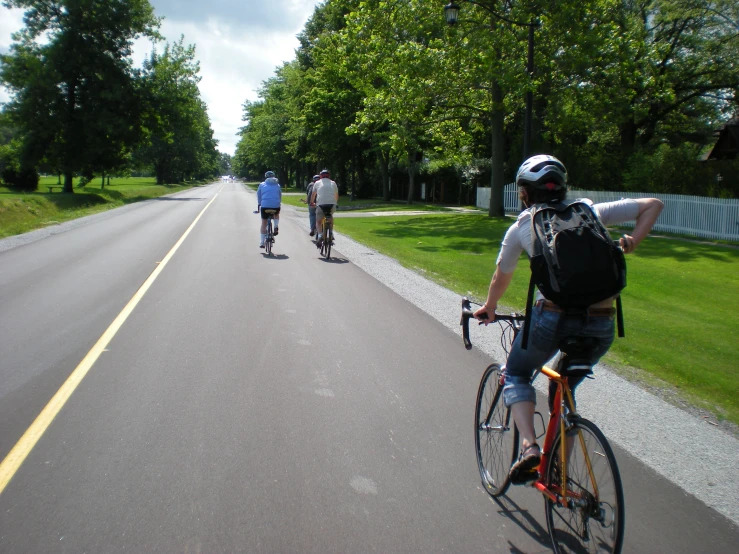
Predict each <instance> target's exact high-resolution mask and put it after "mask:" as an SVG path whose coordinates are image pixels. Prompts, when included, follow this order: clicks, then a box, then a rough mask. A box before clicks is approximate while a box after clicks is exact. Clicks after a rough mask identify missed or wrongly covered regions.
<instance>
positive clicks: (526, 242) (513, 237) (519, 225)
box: [496, 198, 639, 273]
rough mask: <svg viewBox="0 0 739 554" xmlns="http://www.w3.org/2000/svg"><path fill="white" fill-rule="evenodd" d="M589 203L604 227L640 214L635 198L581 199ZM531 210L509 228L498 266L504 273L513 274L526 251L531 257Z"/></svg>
mask: <svg viewBox="0 0 739 554" xmlns="http://www.w3.org/2000/svg"><path fill="white" fill-rule="evenodd" d="M578 200H582V201H583V202H587V203H588V204H590V205H591V206H593V209H594V210H595V213H596V215H597V216H598V218H599V219H600V221H601V223H603V225H610V224H613V223H623V222H624V221H631V220H633V219H636V216H637V215H638V214H639V204H638V203H637V202H636V200H634V199H633V198H626V199H623V200H616V201H615V202H602V203H600V204H593V201H592V200H590V199H588V198H579V199H578ZM531 246H532V245H531V208H529V209H528V210H524V211H522V212H521V213H520V214H519V216H518V219H517V220H516V222H515V223H514V224H513V225H511V226H510V227H509V228H508V231H506V234H505V236H504V237H503V243H502V244H501V247H500V253H499V254H498V260H497V262H496V265H498V266H499V267H500V270H501V271H502V272H503V273H513V270H515V269H516V264H517V263H518V258H519V257H520V256H521V252H523V251H524V250H525V251H526V253H527V254H528V255H529V257H531V253H532V252H531Z"/></svg>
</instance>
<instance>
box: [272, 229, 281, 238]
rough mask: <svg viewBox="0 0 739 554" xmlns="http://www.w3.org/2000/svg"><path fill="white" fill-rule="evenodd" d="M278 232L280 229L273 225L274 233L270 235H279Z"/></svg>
mask: <svg viewBox="0 0 739 554" xmlns="http://www.w3.org/2000/svg"><path fill="white" fill-rule="evenodd" d="M279 234H280V230H279V229H278V228H276V227H275V232H274V233H272V235H273V236H275V237H276V236H277V235H279Z"/></svg>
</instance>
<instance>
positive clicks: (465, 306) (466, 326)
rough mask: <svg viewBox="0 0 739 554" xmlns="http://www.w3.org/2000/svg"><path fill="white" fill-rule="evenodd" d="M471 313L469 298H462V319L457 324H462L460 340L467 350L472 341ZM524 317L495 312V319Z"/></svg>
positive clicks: (523, 317)
mask: <svg viewBox="0 0 739 554" xmlns="http://www.w3.org/2000/svg"><path fill="white" fill-rule="evenodd" d="M473 314H474V312H473V311H472V306H471V305H470V300H469V298H467V297H464V298H462V319H461V320H460V322H459V324H460V325H461V326H462V341H464V347H465V348H466V349H467V350H472V342H470V318H472V317H473ZM485 319H486V318H485ZM524 319H526V316H523V315H520V314H511V315H505V314H495V321H509V322H511V323H513V322H516V321H523V320H524ZM483 323H485V322H484V321H481V322H480V325H482V324H483Z"/></svg>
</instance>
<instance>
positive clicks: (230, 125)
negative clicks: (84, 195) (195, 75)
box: [0, 0, 319, 155]
mask: <svg viewBox="0 0 739 554" xmlns="http://www.w3.org/2000/svg"><path fill="white" fill-rule="evenodd" d="M149 2H150V3H151V5H152V6H154V10H155V11H156V15H157V16H163V17H164V21H163V22H162V26H161V33H162V35H164V37H166V39H167V41H169V42H175V41H176V40H179V37H180V35H184V36H185V43H186V44H194V45H195V46H196V53H195V56H196V58H197V59H198V60H199V61H200V76H201V77H202V80H201V81H200V94H201V97H202V98H203V100H204V101H205V102H206V103H207V104H208V115H209V116H210V121H211V125H212V127H213V131H214V134H215V138H216V139H218V149H219V150H220V151H221V152H225V153H227V154H230V155H233V154H234V151H235V150H236V142H237V141H238V137H237V136H236V132H237V131H238V129H239V127H241V126H242V125H243V122H242V121H241V116H242V108H241V106H242V104H243V103H244V101H245V100H256V99H257V94H256V89H258V88H259V87H260V86H261V84H262V81H264V80H266V79H269V78H270V77H272V76H273V75H274V71H275V69H276V68H277V67H278V66H280V65H281V64H282V62H285V61H290V60H292V59H294V58H295V49H296V48H297V47H298V41H297V38H296V35H297V34H298V33H299V32H300V31H302V30H303V27H304V25H305V22H306V21H307V20H308V18H309V17H310V16H311V15H312V14H313V10H314V8H315V6H316V5H317V4H318V3H319V1H318V0H267V1H257V0H210V1H205V0H149ZM22 26H23V12H22V11H21V10H8V9H7V8H3V7H1V6H0V52H2V53H6V52H8V50H9V48H10V44H11V42H12V40H11V38H10V35H11V34H12V33H13V32H15V31H17V30H18V29H20V28H21V27H22ZM160 48H161V44H160ZM151 49H152V46H151V44H150V43H149V42H147V41H139V42H138V43H137V44H136V49H135V54H134V64H135V65H136V66H139V67H140V66H141V62H142V61H143V60H144V59H145V58H146V57H147V54H148V53H150V52H151ZM7 100H8V94H7V91H5V90H3V89H2V88H0V102H5V101H7Z"/></svg>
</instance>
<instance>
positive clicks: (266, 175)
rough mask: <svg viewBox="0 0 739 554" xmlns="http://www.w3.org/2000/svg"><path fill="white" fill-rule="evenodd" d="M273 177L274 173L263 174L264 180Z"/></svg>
mask: <svg viewBox="0 0 739 554" xmlns="http://www.w3.org/2000/svg"><path fill="white" fill-rule="evenodd" d="M274 176H275V172H274V171H268V172H267V173H265V174H264V178H265V179H269V178H270V177H274Z"/></svg>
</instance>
